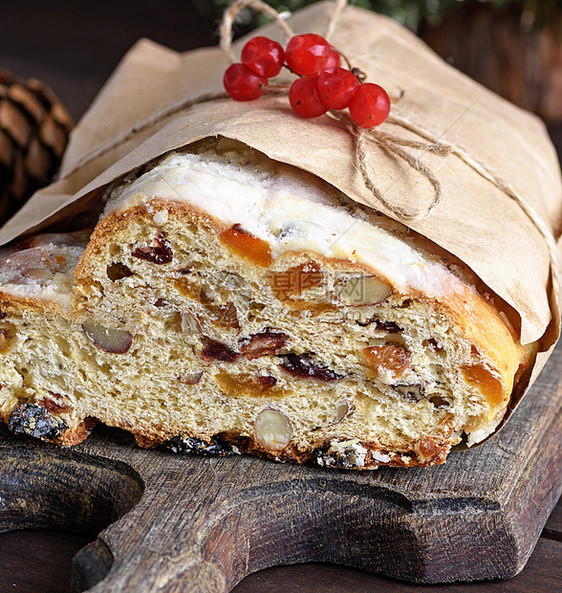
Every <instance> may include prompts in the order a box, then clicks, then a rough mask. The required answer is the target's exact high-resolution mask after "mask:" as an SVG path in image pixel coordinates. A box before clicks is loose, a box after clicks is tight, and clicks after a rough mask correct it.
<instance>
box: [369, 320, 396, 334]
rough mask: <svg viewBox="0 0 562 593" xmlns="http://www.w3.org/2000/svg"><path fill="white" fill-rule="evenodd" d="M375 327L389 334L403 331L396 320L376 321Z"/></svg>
mask: <svg viewBox="0 0 562 593" xmlns="http://www.w3.org/2000/svg"><path fill="white" fill-rule="evenodd" d="M375 329H378V330H380V331H384V332H387V333H389V334H396V333H398V332H400V331H402V328H401V327H400V326H399V325H398V324H397V323H394V321H376V322H375Z"/></svg>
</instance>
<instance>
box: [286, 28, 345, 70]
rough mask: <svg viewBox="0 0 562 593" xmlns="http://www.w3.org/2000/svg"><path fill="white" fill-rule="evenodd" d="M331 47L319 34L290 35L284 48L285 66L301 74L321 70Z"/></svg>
mask: <svg viewBox="0 0 562 593" xmlns="http://www.w3.org/2000/svg"><path fill="white" fill-rule="evenodd" d="M332 51H333V50H332V47H331V46H330V44H329V43H328V42H327V41H326V40H325V39H324V37H322V36H321V35H315V34H314V33H305V34H304V35H295V36H294V37H291V39H290V40H289V43H288V44H287V49H286V50H285V61H286V62H287V66H289V68H290V69H291V70H292V71H293V72H294V73H295V74H300V75H301V76H314V75H316V74H318V73H319V72H322V70H323V69H324V65H325V63H326V61H327V59H328V57H329V55H330V53H331V52H332Z"/></svg>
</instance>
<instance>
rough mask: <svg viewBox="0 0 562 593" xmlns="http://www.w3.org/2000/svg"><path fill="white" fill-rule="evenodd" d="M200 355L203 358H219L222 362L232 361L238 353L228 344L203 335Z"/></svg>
mask: <svg viewBox="0 0 562 593" xmlns="http://www.w3.org/2000/svg"><path fill="white" fill-rule="evenodd" d="M201 355H202V356H203V357H204V358H210V359H214V360H221V361H223V362H234V361H235V360H236V359H237V358H238V353H237V352H235V351H234V350H233V349H232V348H231V347H230V346H227V345H226V344H223V343H222V342H218V341H217V340H212V339H211V338H208V337H206V336H203V350H202V351H201Z"/></svg>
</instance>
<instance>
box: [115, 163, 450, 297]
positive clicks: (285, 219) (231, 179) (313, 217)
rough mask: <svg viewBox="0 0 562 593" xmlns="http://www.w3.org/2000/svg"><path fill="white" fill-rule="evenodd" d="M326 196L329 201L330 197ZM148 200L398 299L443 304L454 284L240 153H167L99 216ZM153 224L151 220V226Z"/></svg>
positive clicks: (295, 175) (314, 189) (296, 180)
mask: <svg viewBox="0 0 562 593" xmlns="http://www.w3.org/2000/svg"><path fill="white" fill-rule="evenodd" d="M332 193H335V190H333V192H332ZM154 198H159V199H165V200H173V201H176V202H180V203H181V202H183V203H189V204H192V205H193V206H195V207H196V208H198V209H199V210H201V211H204V212H207V213H208V214H209V215H211V216H213V217H215V218H217V219H219V220H221V221H223V222H224V223H225V224H226V225H234V224H240V225H241V227H242V228H243V229H244V230H245V231H247V232H249V233H251V234H252V235H255V236H256V237H259V238H260V239H263V240H265V241H267V242H268V243H269V244H270V246H271V252H272V255H273V256H274V257H276V256H279V255H281V254H283V253H286V252H294V251H309V252H312V253H317V254H320V255H323V256H325V257H330V258H337V259H346V260H351V261H353V262H357V263H361V264H365V265H367V266H369V267H371V268H373V270H374V271H375V272H378V273H379V274H380V275H382V276H383V277H385V278H386V279H388V280H389V281H390V282H391V283H392V284H393V285H394V287H395V289H397V290H399V291H401V292H407V291H408V289H412V290H417V291H422V292H424V293H425V294H426V295H428V296H433V295H435V296H437V295H440V296H442V295H443V294H444V293H445V292H449V291H451V290H453V291H454V290H455V288H458V289H460V287H461V283H460V281H459V280H458V279H457V278H456V277H455V276H454V275H453V274H451V273H450V271H449V270H447V268H446V267H445V266H443V265H441V264H439V263H435V262H427V261H425V260H424V258H423V256H422V255H421V254H420V252H419V251H417V250H415V249H414V248H412V247H411V246H410V245H408V244H407V243H406V242H404V241H403V240H401V239H400V238H398V237H395V236H394V235H392V234H391V233H389V232H388V231H387V230H385V229H384V228H380V227H378V226H376V225H375V224H372V223H370V222H367V221H365V220H361V219H360V218H357V217H355V216H353V215H352V214H351V213H349V212H348V211H347V209H346V208H345V207H344V206H343V205H341V204H340V203H339V202H338V200H337V198H336V197H335V196H334V195H329V194H328V192H327V191H324V190H322V189H321V188H320V185H319V184H315V183H314V182H313V179H311V177H310V176H309V175H308V174H304V173H302V172H300V171H298V170H296V169H294V168H292V167H289V166H286V165H280V164H276V165H275V166H267V167H266V166H263V165H262V164H255V163H251V162H249V161H248V159H245V160H244V157H243V156H241V155H240V153H239V152H233V153H226V154H223V155H220V156H219V155H217V154H216V153H202V154H191V153H172V154H170V155H169V156H167V157H166V158H165V159H164V160H162V161H161V162H160V163H159V164H158V165H157V166H155V167H154V168H153V169H151V170H150V171H149V172H147V173H145V174H144V175H142V176H140V177H139V178H138V179H136V180H134V181H132V182H130V183H129V184H124V185H121V186H119V187H117V188H116V189H115V190H113V192H112V194H111V197H110V201H109V203H108V205H107V207H106V211H105V214H108V213H109V212H112V211H115V210H125V209H129V208H131V207H133V206H135V205H137V204H139V203H144V204H145V205H146V207H147V208H149V209H150V208H152V205H151V202H152V200H153V199H154ZM157 218H159V215H158V214H155V220H156V219H157Z"/></svg>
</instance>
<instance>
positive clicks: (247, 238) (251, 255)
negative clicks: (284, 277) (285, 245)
mask: <svg viewBox="0 0 562 593" xmlns="http://www.w3.org/2000/svg"><path fill="white" fill-rule="evenodd" d="M219 238H220V240H221V241H222V242H223V243H226V245H228V247H229V248H230V249H231V251H233V252H234V253H236V254H237V255H239V256H241V257H244V258H245V259H247V260H249V261H251V262H252V263H254V264H255V265H257V266H260V267H263V268H267V267H268V266H270V265H271V263H272V262H273V257H272V256H271V247H270V246H269V243H268V242H267V241H264V240H263V239H260V238H259V237H255V236H254V235H252V234H250V233H248V232H247V231H245V230H244V229H243V228H242V227H241V226H240V225H239V224H235V225H234V226H232V227H231V228H229V229H227V230H226V231H223V232H222V233H221V234H220V235H219Z"/></svg>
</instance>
